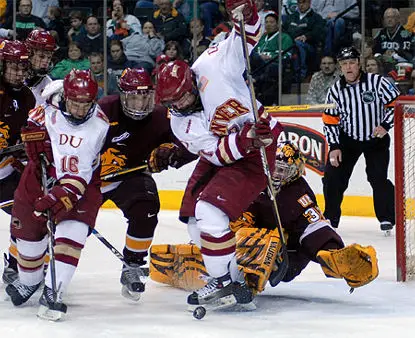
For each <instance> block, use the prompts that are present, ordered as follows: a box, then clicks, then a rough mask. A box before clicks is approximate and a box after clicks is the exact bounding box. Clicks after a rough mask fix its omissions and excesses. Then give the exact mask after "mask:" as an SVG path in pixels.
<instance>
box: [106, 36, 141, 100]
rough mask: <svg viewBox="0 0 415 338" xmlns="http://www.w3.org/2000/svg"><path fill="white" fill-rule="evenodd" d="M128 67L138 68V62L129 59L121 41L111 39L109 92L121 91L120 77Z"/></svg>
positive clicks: (108, 66) (108, 65)
mask: <svg viewBox="0 0 415 338" xmlns="http://www.w3.org/2000/svg"><path fill="white" fill-rule="evenodd" d="M126 68H138V66H137V64H136V63H135V62H133V61H130V60H128V59H127V57H126V55H125V54H124V47H123V44H122V42H121V41H119V40H111V42H110V56H109V58H108V64H107V69H108V94H115V93H119V90H118V79H119V78H120V76H121V74H122V72H123V70H124V69H126Z"/></svg>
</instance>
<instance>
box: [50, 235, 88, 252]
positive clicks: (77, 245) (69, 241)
mask: <svg viewBox="0 0 415 338" xmlns="http://www.w3.org/2000/svg"><path fill="white" fill-rule="evenodd" d="M55 241H56V244H58V243H62V244H66V245H69V246H71V247H73V248H76V249H83V248H84V246H83V245H82V244H81V243H78V242H76V241H73V240H72V239H69V238H64V237H59V238H56V240H55Z"/></svg>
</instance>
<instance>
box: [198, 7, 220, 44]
mask: <svg viewBox="0 0 415 338" xmlns="http://www.w3.org/2000/svg"><path fill="white" fill-rule="evenodd" d="M199 8H200V18H201V19H202V20H203V22H204V23H205V32H204V33H205V36H211V35H212V29H213V27H214V26H215V25H214V22H215V21H220V20H221V19H222V14H221V12H220V11H219V0H199Z"/></svg>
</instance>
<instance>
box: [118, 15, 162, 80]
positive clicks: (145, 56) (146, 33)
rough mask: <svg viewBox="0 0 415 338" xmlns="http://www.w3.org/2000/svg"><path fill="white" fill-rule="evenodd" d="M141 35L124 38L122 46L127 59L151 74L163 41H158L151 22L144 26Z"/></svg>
mask: <svg viewBox="0 0 415 338" xmlns="http://www.w3.org/2000/svg"><path fill="white" fill-rule="evenodd" d="M144 25H145V26H146V27H145V30H144V29H143V34H138V33H133V34H132V35H130V36H128V37H126V38H124V39H123V40H122V44H123V46H124V53H125V55H126V56H127V59H128V60H130V61H134V62H135V63H136V64H137V65H138V67H140V68H144V69H145V70H146V71H147V73H149V74H151V72H152V71H153V68H154V66H155V64H156V63H155V60H156V57H157V56H159V55H160V54H161V53H162V52H163V48H164V41H163V40H162V39H160V38H159V37H158V36H157V35H156V32H155V30H154V26H153V24H152V23H151V22H146V23H145V24H144Z"/></svg>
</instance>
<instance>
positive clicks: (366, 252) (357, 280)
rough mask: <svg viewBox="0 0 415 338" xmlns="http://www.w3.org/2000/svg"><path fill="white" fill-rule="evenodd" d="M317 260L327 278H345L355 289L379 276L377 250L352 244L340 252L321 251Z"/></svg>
mask: <svg viewBox="0 0 415 338" xmlns="http://www.w3.org/2000/svg"><path fill="white" fill-rule="evenodd" d="M317 260H318V262H319V263H320V265H321V268H322V269H323V272H324V274H325V275H326V276H327V277H332V278H344V280H345V281H346V283H347V284H348V285H349V286H350V287H351V288H352V289H353V288H357V287H360V286H363V285H366V284H368V283H370V282H371V281H373V280H374V279H375V278H376V277H377V276H378V274H379V269H378V260H377V258H376V250H375V248H373V247H372V246H370V245H369V246H365V247H363V246H361V245H359V244H351V245H349V246H346V247H345V248H343V249H339V250H320V251H319V252H318V253H317Z"/></svg>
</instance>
